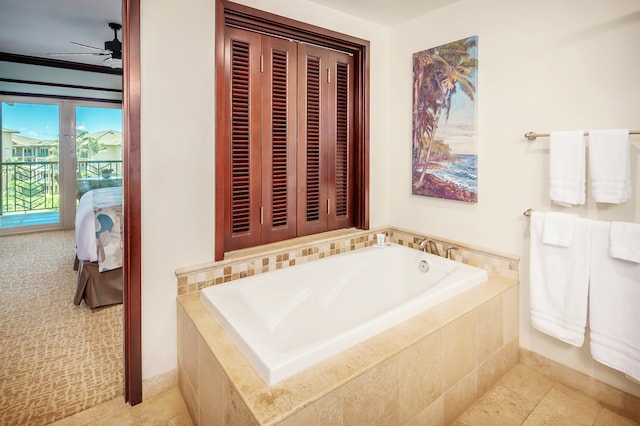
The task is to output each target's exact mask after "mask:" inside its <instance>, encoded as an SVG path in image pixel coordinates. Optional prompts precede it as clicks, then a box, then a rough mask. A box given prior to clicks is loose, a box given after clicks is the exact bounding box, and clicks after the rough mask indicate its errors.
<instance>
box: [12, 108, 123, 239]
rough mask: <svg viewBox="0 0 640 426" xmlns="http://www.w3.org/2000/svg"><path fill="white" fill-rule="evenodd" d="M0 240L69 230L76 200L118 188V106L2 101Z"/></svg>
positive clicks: (120, 151) (120, 173) (120, 170)
mask: <svg viewBox="0 0 640 426" xmlns="http://www.w3.org/2000/svg"><path fill="white" fill-rule="evenodd" d="M0 123H1V125H2V126H1V127H2V139H1V144H0V234H11V233H19V232H25V231H27V230H28V231H32V230H45V229H59V228H73V226H74V219H75V209H76V205H77V201H78V199H79V197H80V196H81V195H82V194H83V193H84V192H86V191H87V190H89V189H94V187H103V186H121V185H122V111H121V109H120V106H119V105H113V104H106V103H96V102H81V101H70V100H61V99H44V98H28V97H16V96H2V97H0Z"/></svg>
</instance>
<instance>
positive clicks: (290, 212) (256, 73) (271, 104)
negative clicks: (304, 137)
mask: <svg viewBox="0 0 640 426" xmlns="http://www.w3.org/2000/svg"><path fill="white" fill-rule="evenodd" d="M225 56H226V57H227V58H229V60H228V61H226V64H227V68H226V70H225V71H226V75H227V78H226V79H225V81H226V87H225V93H226V94H228V101H229V106H230V108H228V109H227V110H228V111H229V117H228V119H227V120H226V124H227V125H228V132H227V134H228V136H229V143H228V151H227V152H226V153H225V158H228V159H229V162H228V168H227V171H226V176H225V177H226V179H225V182H226V187H225V199H226V200H229V202H228V203H227V209H226V210H227V211H226V214H225V222H226V223H225V232H226V234H225V250H234V249H238V248H244V247H251V246H255V245H259V244H264V243H265V242H273V241H280V240H284V239H287V238H291V237H294V236H295V233H296V227H295V208H296V202H295V166H296V162H295V161H296V144H295V141H296V139H295V113H296V108H295V106H296V84H295V79H296V45H295V43H293V42H290V41H287V40H282V39H276V38H272V37H267V36H263V35H260V34H257V33H254V32H250V31H245V30H241V29H236V28H228V29H226V36H225ZM292 79H293V84H292V82H291V80H292Z"/></svg>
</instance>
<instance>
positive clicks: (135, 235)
mask: <svg viewBox="0 0 640 426" xmlns="http://www.w3.org/2000/svg"><path fill="white" fill-rule="evenodd" d="M122 19H123V28H124V31H123V43H124V48H123V53H124V56H123V70H122V78H123V96H122V98H123V99H122V107H123V116H124V117H123V124H124V126H123V139H124V152H123V172H124V173H123V174H124V179H123V198H124V211H123V213H124V265H123V266H124V268H123V270H124V277H123V279H124V398H125V401H126V402H128V403H129V404H130V405H136V404H139V403H140V402H142V313H141V307H142V297H141V295H142V291H141V290H142V250H141V242H142V228H141V218H140V212H141V206H140V187H141V185H140V0H123V1H122Z"/></svg>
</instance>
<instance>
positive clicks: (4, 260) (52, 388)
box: [0, 230, 124, 425]
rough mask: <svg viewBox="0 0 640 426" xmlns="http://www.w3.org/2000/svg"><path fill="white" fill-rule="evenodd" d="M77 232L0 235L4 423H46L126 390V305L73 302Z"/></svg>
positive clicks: (0, 415)
mask: <svg viewBox="0 0 640 426" xmlns="http://www.w3.org/2000/svg"><path fill="white" fill-rule="evenodd" d="M74 247H75V243H74V236H73V230H71V231H52V232H41V233H34V234H26V235H19V236H4V237H0V424H1V425H5V424H7V425H9V424H10V425H22V424H28V425H44V424H48V423H51V422H53V421H56V420H59V419H62V418H65V417H67V416H70V415H72V414H74V413H77V412H80V411H83V410H86V409H88V408H90V407H93V406H95V405H97V404H99V403H101V402H104V401H108V400H110V399H113V398H114V397H116V396H119V395H122V392H123V386H124V385H123V383H124V377H123V361H122V329H123V327H122V316H123V315H122V305H113V306H109V307H105V308H98V309H94V310H91V309H89V308H88V307H87V306H86V305H85V304H84V302H83V303H82V304H81V305H80V306H75V305H74V304H73V296H74V293H75V277H76V272H75V271H74V270H73V259H74V254H75V249H74Z"/></svg>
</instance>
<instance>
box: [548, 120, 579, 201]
mask: <svg viewBox="0 0 640 426" xmlns="http://www.w3.org/2000/svg"><path fill="white" fill-rule="evenodd" d="M585 158H586V157H585V138H584V131H562V132H551V133H550V134H549V197H550V198H551V201H553V202H554V203H556V204H559V205H561V206H572V205H582V204H584V201H585V192H586V191H585V167H586V165H585V161H586V160H585Z"/></svg>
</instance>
